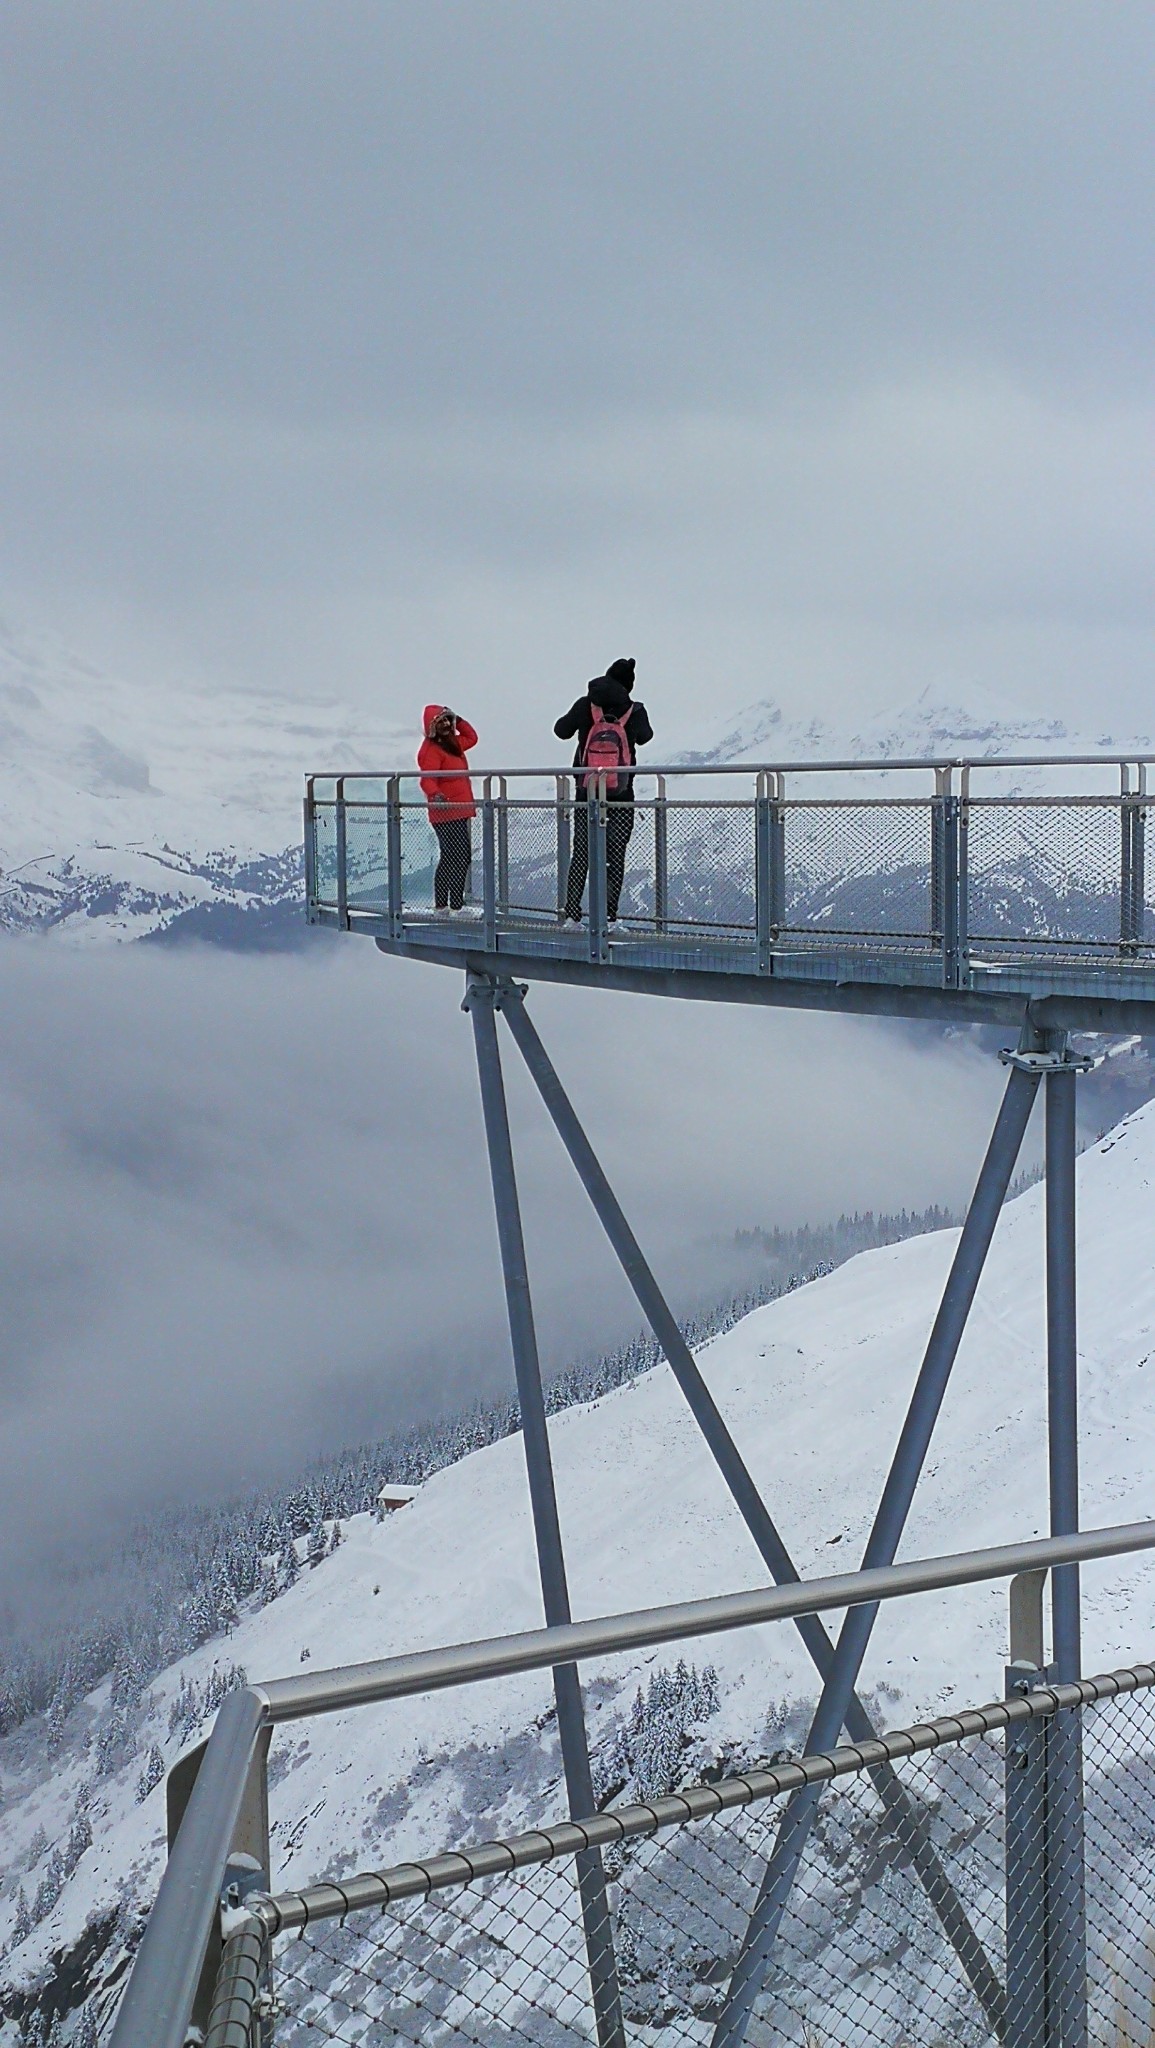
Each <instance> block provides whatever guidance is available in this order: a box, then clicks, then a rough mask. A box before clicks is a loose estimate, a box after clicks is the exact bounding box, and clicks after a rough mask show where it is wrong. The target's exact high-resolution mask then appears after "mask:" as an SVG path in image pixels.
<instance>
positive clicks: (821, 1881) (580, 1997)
mask: <svg viewBox="0 0 1155 2048" xmlns="http://www.w3.org/2000/svg"><path fill="white" fill-rule="evenodd" d="M1149 1684H1150V1674H1149V1673H1148V1674H1146V1677H1145V1685H1147V1686H1149ZM999 1711H1000V1710H999V1709H998V1708H994V1709H984V1710H981V1712H982V1714H983V1715H984V1716H986V1717H987V1718H988V1719H992V1720H993V1719H995V1718H996V1717H997V1715H998V1713H999ZM940 1725H945V1724H940ZM953 1725H954V1726H955V1727H957V1726H958V1723H957V1722H956V1723H955V1724H953ZM1024 1738H1025V1740H1026V1743H1027V1745H1028V1747H1029V1745H1030V1744H1031V1743H1034V1744H1035V1752H1034V1753H1033V1754H1032V1755H1028V1757H1027V1765H1026V1767H1025V1768H1023V1767H1022V1762H1021V1759H1022V1756H1023V1755H1024V1754H1025V1753H1026V1752H1025V1751H1024V1747H1023V1744H1024ZM901 1740H902V1738H898V1739H897V1740H896V1749H897V1748H900V1746H901ZM1080 1742H1081V1748H1082V1756H1081V1759H1080V1756H1079V1749H1080ZM1072 1744H1073V1747H1072ZM1048 1746H1050V1748H1051V1751H1052V1756H1051V1765H1050V1769H1051V1772H1052V1782H1051V1791H1050V1797H1049V1800H1048V1801H1044V1802H1042V1803H1039V1802H1036V1803H1035V1804H1034V1805H1032V1796H1031V1784H1032V1775H1031V1774H1032V1771H1033V1770H1034V1768H1035V1765H1036V1764H1038V1762H1039V1759H1040V1757H1043V1756H1044V1755H1045V1753H1046V1751H1047V1749H1048ZM842 1754H843V1757H844V1759H845V1758H846V1757H850V1760H851V1765H853V1763H854V1761H855V1756H854V1753H850V1752H844V1753H842ZM1072 1759H1073V1762H1074V1770H1073V1772H1072V1771H1071V1770H1070V1769H1069V1768H1068V1766H1069V1765H1070V1764H1071V1762H1072ZM857 1763H858V1768H856V1769H855V1768H848V1769H847V1771H846V1774H845V1775H843V1776H841V1777H839V1778H837V1779H835V1780H834V1781H833V1782H832V1783H829V1784H827V1785H826V1786H825V1787H824V1789H823V1790H822V1791H821V1795H820V1798H819V1801H818V1809H817V1819H816V1823H815V1825H814V1827H813V1829H812V1831H811V1834H810V1837H809V1840H808V1843H807V1847H806V1850H805V1854H804V1856H803V1860H802V1864H801V1867H800V1870H799V1874H798V1877H797V1879H796V1881H795V1885H794V1889H793V1891H792V1894H791V1897H790V1901H789V1905H788V1907H787V1910H786V1913H785V1915H784V1917H783V1920H782V1923H781V1927H780V1929H779V1933H778V1937H777V1941H776V1944H775V1946H774V1950H773V1955H772V1959H771V1966H770V1968H769V1971H768V1974H767V1975H766V1978H765V1982H764V1984H763V1987H762V1989H761V1992H760V1994H759V1996H758V1999H757V2001H756V2005H755V2009H754V2013H753V2018H752V2021H751V2024H750V2029H749V2033H748V2039H749V2040H750V2042H751V2043H753V2044H763V2043H764V2044H766V2048H772V2044H775V2048H776V2044H780V2043H781V2044H787V2043H789V2044H792V2048H794V2044H796V2048H834V2044H839V2048H866V2044H878V2048H914V2044H915V2043H918V2044H919V2048H922V2044H927V2048H938V2044H946V2043H951V2044H955V2048H979V2044H982V2043H987V2042H994V2041H996V2040H1000V2039H1004V2040H1006V2041H1007V2042H1011V2041H1013V2042H1015V2043H1016V2048H1030V2044H1033V2043H1034V2041H1035V2039H1036V2034H1035V2033H1034V2032H1033V2031H1032V2010H1033V2007H1032V2003H1031V2002H1032V2000H1034V2001H1035V2005H1038V2002H1039V1997H1040V1995H1041V1996H1042V1999H1043V2004H1042V2006H1040V2007H1039V2010H1040V2012H1041V2016H1042V2017H1041V2024H1042V2026H1043V2029H1044V2030H1043V2031H1042V2032H1040V2033H1038V2034H1037V2039H1038V2042H1039V2044H1040V2048H1052V2043H1055V2044H1058V2043H1066V2042H1067V2041H1070V2040H1074V2039H1076V2038H1080V2036H1079V2034H1078V2026H1079V2024H1081V2022H1080V2021H1078V2019H1077V2017H1076V2018H1070V2016H1068V2018H1066V2019H1064V2018H1063V2017H1062V2009H1063V2001H1064V2000H1065V1999H1069V2000H1072V2001H1074V2000H1079V2001H1080V2010H1081V1999H1082V1995H1083V1986H1084V1984H1085V1996H1086V2008H1087V2016H1088V2026H1087V2034H1086V2037H1085V2038H1086V2040H1087V2042H1088V2043H1089V2044H1090V2048H1151V2043H1152V2041H1153V2040H1155V1889H1153V1886H1155V1713H1153V1708H1152V1697H1151V1692H1150V1690H1142V1691H1137V1692H1133V1693H1129V1694H1125V1695H1122V1696H1120V1697H1119V1698H1115V1699H1111V1700H1109V1701H1107V1702H1105V1703H1103V1704H1100V1705H1097V1706H1093V1707H1090V1708H1087V1709H1085V1710H1083V1711H1066V1712H1063V1713H1060V1714H1054V1713H1052V1714H1051V1715H1050V1717H1049V1719H1047V1720H1044V1719H1039V1720H1035V1721H1032V1722H1030V1723H1022V1724H1016V1725H1015V1726H1014V1727H1012V1728H1009V1729H1007V1730H1006V1731H1005V1732H1004V1731H1002V1730H1000V1729H999V1728H997V1727H990V1728H984V1730H983V1732H982V1733H981V1734H978V1735H975V1736H971V1737H968V1738H967V1739H963V1740H952V1741H944V1743H943V1744H942V1745H941V1746H939V1747H937V1748H934V1749H931V1750H929V1751H927V1752H924V1753H920V1754H914V1755H909V1756H907V1755H901V1754H900V1755H896V1757H895V1759H894V1763H893V1769H894V1773H895V1778H894V1780H893V1781H891V1787H892V1789H891V1790H890V1791H889V1792H887V1789H886V1781H885V1780H884V1779H882V1778H878V1777H876V1778H872V1777H871V1776H870V1774H869V1773H868V1771H867V1770H866V1769H865V1768H863V1767H862V1760H861V1758H858V1759H857ZM1038 1782H1040V1783H1041V1782H1042V1781H1041V1780H1039V1781H1038ZM894 1783H897V1786H898V1797H897V1801H896V1798H895V1794H894V1791H893V1785H894ZM1024 1788H1025V1791H1024ZM1064 1788H1066V1789H1064ZM884 1795H885V1796H884ZM659 1804H661V1805H664V1806H667V1807H669V1806H670V1805H671V1804H673V1802H659ZM783 1806H784V1801H783V1800H782V1799H781V1798H764V1799H760V1800H758V1801H757V1802H756V1803H753V1804H747V1805H741V1806H735V1807H733V1808H731V1810H729V1811H722V1812H718V1813H715V1814H713V1815H711V1816H710V1817H708V1818H703V1819H697V1820H687V1821H685V1822H684V1823H683V1824H682V1825H675V1826H669V1827H664V1828H663V1829H662V1830H661V1831H660V1832H652V1833H649V1834H645V1835H637V1836H631V1837H629V1838H626V1839H623V1840H621V1841H620V1842H618V1843H615V1844H612V1845H611V1846H610V1847H608V1848H607V1849H606V1850H605V1868H606V1875H607V1878H608V1879H609V1882H610V1906H611V1913H612V1918H613V1926H614V1945H615V1950H616V1959H617V1971H618V1979H619V1984H620V1989H621V1998H622V2008H623V2012H624V2015H625V2024H626V2033H627V2038H628V2039H630V2040H636V2041H638V2042H646V2043H650V2042H658V2041H662V2042H666V2041H668V2042H671V2043H675V2042H686V2043H688V2044H689V2043H693V2044H702V2048H705V2044H706V2043H707V2042H708V2041H709V2040H710V2038H711V2036H712V2033H713V2029H714V2027H715V2025H716V2024H717V2022H718V2020H719V2018H720V2016H721V2015H722V2012H723V2008H724V2006H725V2001H726V1996H727V1989H728V1986H729V1983H730V1979H731V1975H732V1972H733V1969H734V1965H735V1962H736V1960H737V1957H738V1954H739V1950H740V1947H741V1943H742V1940H743V1936H744V1934H745V1932H746V1929H747V1926H748V1923H749V1916H750V1913H751V1910H752V1908H753V1905H754V1903H755V1900H756V1898H757V1896H758V1891H759V1886H760V1884H761V1882H762V1878H763V1873H764V1872H765V1869H766V1864H767V1858H768V1856H769V1854H770V1851H771V1849H772V1847H773V1843H774V1840H775V1835H776V1830H777V1828H778V1825H779V1822H780V1819H781V1815H782V1811H783ZM630 1811H631V1812H632V1813H633V1814H634V1815H635V1817H636V1816H637V1814H638V1813H639V1812H642V1811H643V1810H642V1809H636V1808H635V1809H630ZM1075 1824H1077V1826H1076V1834H1081V1835H1082V1836H1083V1838H1084V1843H1085V1865H1080V1867H1079V1872H1078V1882H1077V1884H1076V1885H1075V1886H1074V1889H1073V1891H1072V1893H1071V1898H1072V1901H1073V1911H1072V1915H1071V1917H1070V1919H1069V1924H1068V1921H1067V1920H1065V1919H1064V1915H1063V1911H1062V1910H1061V1909H1060V1910H1059V1911H1058V1913H1056V1887H1057V1886H1058V1887H1060V1888H1061V1885H1062V1882H1063V1879H1062V1871H1061V1868H1060V1861H1059V1860H1058V1859H1059V1851H1060V1850H1061V1849H1062V1847H1063V1844H1064V1843H1066V1844H1067V1845H1068V1846H1069V1844H1070V1840H1071V1828H1072V1826H1073V1825H1075ZM526 1840H527V1841H528V1840H529V1838H526ZM538 1840H539V1841H540V1838H538ZM1084 1870H1085V1876H1084ZM1032 1871H1036V1872H1037V1874H1038V1876H1039V1879H1040V1882H1041V1885H1042V1891H1041V1892H1040V1894H1039V1898H1038V1902H1037V1908H1038V1909H1037V1910H1034V1908H1033V1907H1032V1897H1033V1895H1032V1893H1031V1889H1030V1886H1031V1882H1032ZM1008 1873H1009V1884H1008ZM1048 1893H1049V1904H1048ZM1060 1908H1061V1900H1060ZM1048 1914H1049V1919H1048ZM1056 1919H1057V1923H1058V1926H1059V1935H1058V1937H1056V1935H1055V1925H1056ZM1045 1926H1046V1927H1047V1928H1049V1930H1050V1931H1049V1932H1048V1933H1046V1934H1045V1933H1044V1927H1045ZM1048 1943H1049V1944H1050V1946H1049V1947H1048ZM274 1977H275V1985H276V2010H277V2024H276V2039H277V2042H278V2044H279V2048H320V2044H321V2043H323V2042H336V2041H339V2042H343V2043H347V2044H349V2048H354V2044H357V2048H361V2044H365V2048H376V2044H377V2043H382V2044H383V2043H385V2042H386V2041H387V2040H400V2041H403V2042H412V2043H414V2044H426V2043H429V2044H438V2048H440V2044H442V2043H448V2042H451V2041H454V2040H461V2041H468V2042H472V2043H476V2044H478V2048H482V2044H484V2048H499V2044H505V2043H509V2044H511V2048H521V2044H533V2048H544V2044H551V2048H552V2044H557V2048H561V2044H563V2043H574V2044H577V2043H582V2044H585V2043H588V2042H591V2041H592V2040H593V2039H594V2038H595V2034H594V2022H593V2015H592V2011H591V2007H590V2000H589V1992H588V1978H587V1964H586V1957H585V1948H584V1941H583V1934H582V1924H581V1915H580V1904H579V1900H578V1894H577V1887H576V1882H575V1877H574V1869H573V1864H572V1861H570V1860H569V1859H566V1858H562V1857H555V1858H552V1859H551V1860H547V1861H543V1862H539V1863H537V1864H536V1865H533V1866H531V1867H529V1868H522V1869H514V1870H510V1871H508V1872H506V1873H503V1874H501V1875H497V1876H493V1877H486V1878H480V1879H475V1880H474V1881H473V1882H472V1883H463V1884H460V1885H457V1886H456V1887H452V1888H448V1889H444V1890H440V1891H435V1892H433V1893H432V1895H431V1896H429V1897H428V1898H409V1899H403V1900H400V1901H397V1902H395V1903H393V1904H390V1905H388V1906H387V1907H386V1909H385V1910H384V1911H383V1912H379V1913H369V1912H365V1911H352V1912H350V1913H348V1915H347V1917H346V1918H345V1919H344V1921H337V1920H331V1919H321V1920H317V1921H314V1922H313V1923H312V1924H310V1925H308V1926H307V1927H306V1928H305V1929H304V1931H303V1933H302V1934H301V1935H299V1936H293V1937H282V1938H281V1939H280V1940H279V1941H278V1943H277V1945H276V1954H275V1960H274ZM1040 1987H1042V1989H1041V1993H1040ZM1016 2000H1017V2001H1018V2003H1017V2004H1016V2003H1015V2001H1016ZM1048 2000H1049V2007H1048V2005H1047V2003H1046V2002H1047V2001H1048ZM1047 2029H1049V2031H1047Z"/></svg>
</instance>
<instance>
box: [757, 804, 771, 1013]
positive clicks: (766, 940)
mask: <svg viewBox="0 0 1155 2048" xmlns="http://www.w3.org/2000/svg"><path fill="white" fill-rule="evenodd" d="M773 829H774V828H773V821H772V818H771V815H770V784H769V777H768V775H767V774H766V771H765V769H761V770H760V771H759V774H758V785H757V789H756V791H755V795H754V930H755V933H756V935H757V941H758V972H759V974H769V972H770V938H771V931H772V927H773V916H772V905H771V897H772V893H773V882H772V880H771V874H770V869H771V864H772V859H773V855H772V850H771V842H772V838H773Z"/></svg>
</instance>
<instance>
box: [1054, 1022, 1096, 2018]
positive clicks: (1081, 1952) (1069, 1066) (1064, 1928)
mask: <svg viewBox="0 0 1155 2048" xmlns="http://www.w3.org/2000/svg"><path fill="white" fill-rule="evenodd" d="M1077 1071H1078V1064H1077V1063H1076V1062H1073V1061H1069V1060H1067V1059H1066V1058H1065V1057H1064V1056H1063V1054H1060V1056H1059V1057H1058V1059H1057V1060H1056V1062H1055V1064H1054V1065H1053V1066H1052V1067H1051V1069H1050V1071H1049V1072H1048V1074H1047V1080H1046V1090H1047V1095H1046V1170H1047V1182H1046V1236H1047V1408H1048V1432H1047V1447H1048V1465H1049V1476H1050V1505H1051V1534H1052V1535H1053V1536H1067V1535H1073V1534H1074V1533H1075V1531H1076V1530H1077V1529H1078V1526H1079V1411H1078V1353H1077V1345H1076V1322H1075V1307H1076V1303H1075V1076H1076V1073H1077ZM1051 1626H1052V1635H1053V1657H1054V1668H1055V1675H1056V1677H1057V1678H1058V1679H1059V1681H1060V1683H1063V1682H1065V1681H1066V1680H1068V1679H1074V1678H1078V1677H1079V1676H1080V1675H1081V1666H1082V1656H1081V1642H1080V1619H1079V1567H1078V1565H1069V1564H1068V1565H1059V1566H1057V1567H1056V1569H1055V1571H1054V1572H1053V1574H1052V1577H1051ZM1047 1778H1048V1831H1047V1862H1048V1907H1049V1913H1048V1919H1049V1932H1050V1937H1051V1977H1052V2006H1053V2011H1054V2025H1053V2027H1052V2029H1051V2039H1052V2040H1053V2041H1054V2043H1055V2044H1056V2048H1083V2043H1084V2042H1085V2041H1086V2038H1087V1940H1086V1906H1085V1896H1084V1856H1083V1797H1082V1793H1083V1762H1082V1724H1081V1720H1080V1716H1079V1715H1078V1714H1077V1713H1070V1712H1068V1713H1063V1714H1057V1715H1056V1716H1055V1723H1054V1726H1053V1728H1052V1729H1051V1730H1050V1731H1049V1735H1048V1771H1047ZM1048 2048H1049V2044H1048Z"/></svg>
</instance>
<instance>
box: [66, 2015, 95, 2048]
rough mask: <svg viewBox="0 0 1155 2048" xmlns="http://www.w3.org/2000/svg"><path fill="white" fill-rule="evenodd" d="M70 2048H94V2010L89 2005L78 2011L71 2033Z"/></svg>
mask: <svg viewBox="0 0 1155 2048" xmlns="http://www.w3.org/2000/svg"><path fill="white" fill-rule="evenodd" d="M72 2048H96V2008H95V2006H93V2005H91V2004H89V2005H84V2006H82V2007H81V2009H80V2018H79V2019H78V2020H77V2022H76V2026H75V2027H74V2029H73V2033H72Z"/></svg>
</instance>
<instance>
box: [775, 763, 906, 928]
mask: <svg viewBox="0 0 1155 2048" xmlns="http://www.w3.org/2000/svg"><path fill="white" fill-rule="evenodd" d="M783 810H784V816H785V847H786V856H785V866H786V872H785V888H784V916H783V920H782V923H783V929H786V930H789V931H792V932H808V933H815V934H821V935H823V936H826V935H829V936H839V937H850V938H861V937H864V936H867V935H870V934H877V935H879V936H881V937H886V938H890V939H904V940H917V941H921V942H922V943H924V944H926V943H928V942H929V940H930V937H931V932H932V923H933V918H932V903H933V886H932V885H933V874H932V851H933V849H932V831H931V820H932V817H933V806H932V804H931V803H930V802H929V801H926V802H917V801H912V800H898V799H887V800H885V801H883V800H867V801H862V802H835V801H822V802H818V803H809V802H802V803H793V802H790V803H787V804H785V805H784V806H783Z"/></svg>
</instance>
